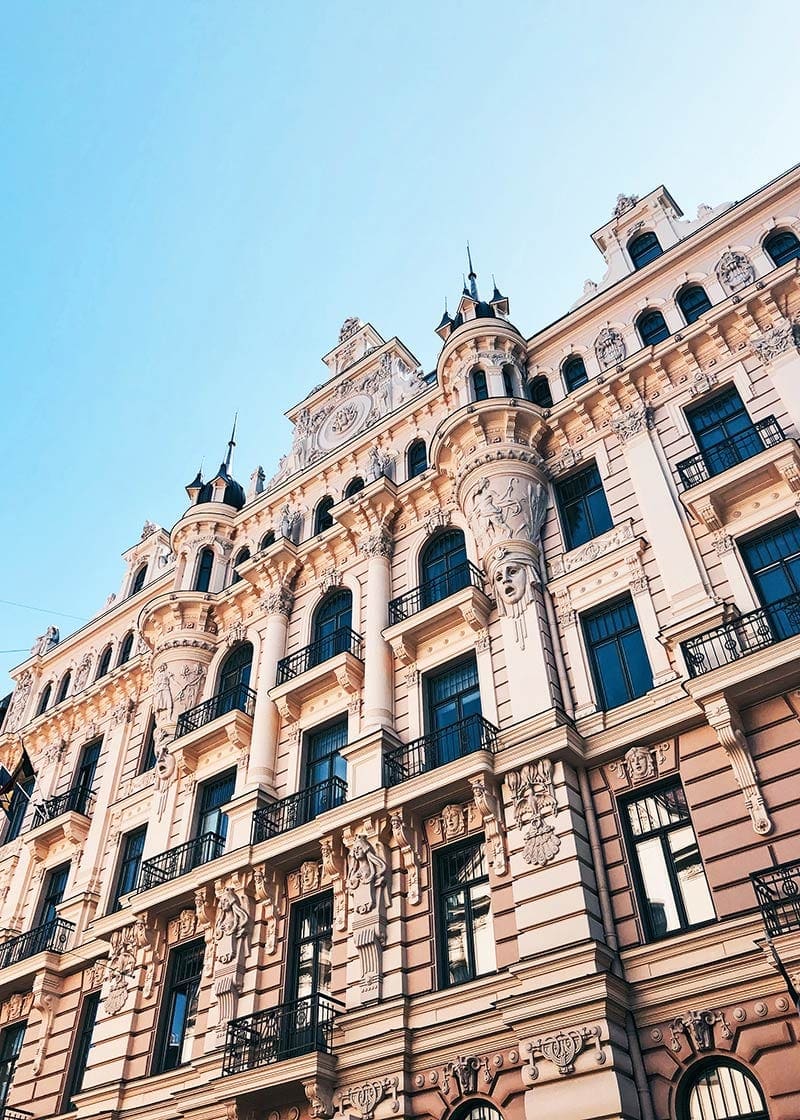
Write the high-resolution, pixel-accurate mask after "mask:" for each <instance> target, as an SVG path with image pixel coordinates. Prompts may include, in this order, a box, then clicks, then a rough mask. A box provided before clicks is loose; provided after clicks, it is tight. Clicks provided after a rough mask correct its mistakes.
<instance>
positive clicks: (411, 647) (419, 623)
mask: <svg viewBox="0 0 800 1120" xmlns="http://www.w3.org/2000/svg"><path fill="white" fill-rule="evenodd" d="M493 606H494V603H493V602H492V600H491V599H490V598H489V597H488V595H486V594H485V592H483V591H481V590H479V588H477V587H472V586H471V585H470V586H469V587H464V588H462V590H461V591H456V592H455V593H454V594H453V595H448V597H447V598H446V599H440V600H439V601H438V602H437V603H432V604H431V605H430V606H429V607H425V609H424V610H421V611H418V612H417V613H416V614H412V615H410V616H409V617H408V618H404V619H403V620H402V622H396V623H395V624H394V626H387V627H386V629H385V630H384V631H383V637H384V638H385V639H386V641H387V642H388V643H389V644H390V646H391V647H392V651H393V653H394V655H395V657H396V658H397V659H398V661H401V662H402V663H403V664H409V663H410V662H412V661H415V660H416V656H417V646H418V645H419V644H420V642H423V641H426V640H427V639H428V638H431V637H433V635H434V634H438V633H440V632H441V631H442V630H448V629H449V628H450V627H451V626H453V625H454V624H455V623H458V622H466V623H467V625H468V626H469V627H470V628H471V629H472V630H474V631H478V630H484V629H485V628H486V624H487V623H488V621H489V615H490V614H491V612H492V608H493Z"/></svg>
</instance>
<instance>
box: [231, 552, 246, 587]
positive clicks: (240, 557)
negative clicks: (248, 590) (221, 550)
mask: <svg viewBox="0 0 800 1120" xmlns="http://www.w3.org/2000/svg"><path fill="white" fill-rule="evenodd" d="M249 559H250V549H249V548H240V549H239V551H238V552H237V553H236V559H235V560H234V562H233V579H232V580H231V583H238V582H239V580H240V579H241V578H242V577H241V575H240V573H239V572H238V571H237V570H236V569H237V568H238V567H239V565H240V564H246V563H247V561H248V560H249Z"/></svg>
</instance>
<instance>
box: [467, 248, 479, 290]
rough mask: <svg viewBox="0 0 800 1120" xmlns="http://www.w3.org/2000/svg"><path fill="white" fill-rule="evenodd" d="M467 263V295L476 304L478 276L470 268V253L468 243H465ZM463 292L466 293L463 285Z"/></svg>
mask: <svg viewBox="0 0 800 1120" xmlns="http://www.w3.org/2000/svg"><path fill="white" fill-rule="evenodd" d="M467 261H468V263H469V277H468V279H469V294H470V295H471V296H472V298H473V299H474V300H475V302H476V303H477V302H478V274H477V273H476V272H475V269H474V268H473V267H472V253H471V252H470V249H469V241H468V242H467ZM464 290H465V291H466V284H465V285H464Z"/></svg>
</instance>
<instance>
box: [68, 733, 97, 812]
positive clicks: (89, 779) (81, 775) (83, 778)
mask: <svg viewBox="0 0 800 1120" xmlns="http://www.w3.org/2000/svg"><path fill="white" fill-rule="evenodd" d="M102 745H103V740H102V739H95V741H94V742H93V743H87V744H86V746H85V747H84V748H83V750H82V751H81V758H80V762H79V764H78V769H77V770H76V771H75V781H74V782H73V786H74V788H75V789H79V790H82V791H83V792H84V793H86V794H88V793H91V791H92V786H93V785H94V773H95V770H96V769H97V760H98V759H99V757H100V748H101V747H102ZM76 807H77V808H78V811H79V812H80V811H81V802H80V801H77V802H76Z"/></svg>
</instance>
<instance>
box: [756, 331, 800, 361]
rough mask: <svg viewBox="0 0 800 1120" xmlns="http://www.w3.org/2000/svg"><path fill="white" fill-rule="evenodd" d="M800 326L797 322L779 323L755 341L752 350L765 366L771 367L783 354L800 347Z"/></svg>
mask: <svg viewBox="0 0 800 1120" xmlns="http://www.w3.org/2000/svg"><path fill="white" fill-rule="evenodd" d="M798 332H800V325H798V324H797V323H796V322H791V323H778V324H777V325H776V326H774V327H770V328H769V330H766V331H764V333H763V334H762V335H761V337H760V338H756V339H753V341H752V342H751V343H750V349H751V350H752V351H753V353H754V354H755V355H756V357H757V358H759V359H760V360H761V361H762V362H763V363H764V365H769V363H770V362H773V361H774V360H775V359H776V358H779V357H780V356H781V354H785V353H787V351H789V350H791V349H792V348H794V349H797V347H798V341H799V340H798Z"/></svg>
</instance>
